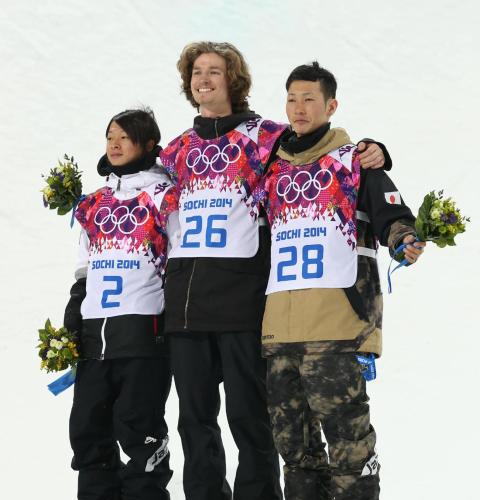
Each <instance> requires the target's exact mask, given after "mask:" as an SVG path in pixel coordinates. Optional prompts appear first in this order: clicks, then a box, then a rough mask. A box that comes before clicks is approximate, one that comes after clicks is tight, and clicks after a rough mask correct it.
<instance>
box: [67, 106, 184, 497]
mask: <svg viewBox="0 0 480 500" xmlns="http://www.w3.org/2000/svg"><path fill="white" fill-rule="evenodd" d="M106 137H107V147H106V150H107V151H106V155H105V156H103V157H102V158H101V160H100V162H99V164H98V172H99V173H100V175H103V176H106V183H105V186H104V187H102V188H100V189H99V190H98V191H96V192H95V193H93V194H91V195H88V196H86V197H85V199H84V200H83V201H81V202H80V203H79V205H78V208H77V210H76V211H75V217H76V219H77V220H78V222H79V223H80V225H81V227H82V230H81V235H80V247H79V260H78V264H77V269H76V272H75V277H76V279H77V281H76V283H75V285H74V286H73V287H72V290H71V294H70V295H71V298H70V301H69V303H68V305H67V308H66V311H65V319H64V324H65V326H66V327H67V328H68V329H69V330H71V331H76V332H78V335H79V342H80V354H81V357H82V360H81V361H80V362H79V364H78V367H77V375H76V380H75V392H74V398H73V407H72V412H71V416H70V442H71V445H72V448H73V452H74V457H73V460H72V468H73V469H74V470H77V471H78V472H79V475H78V498H79V499H80V500H105V499H109V500H117V499H118V500H120V498H122V499H133V498H136V499H139V500H140V499H141V500H160V499H162V500H168V499H169V498H170V495H169V493H168V491H167V484H168V482H169V480H170V477H171V475H172V471H171V470H170V468H169V451H168V447H167V443H168V434H167V431H168V429H167V424H166V422H165V420H164V414H165V403H166V400H167V397H168V394H169V391H170V385H171V369H170V361H169V358H168V347H167V345H166V343H165V337H164V336H163V310H164V298H163V273H164V269H165V265H166V260H167V245H168V243H169V242H170V244H172V245H173V244H174V243H175V235H176V234H177V233H176V231H177V229H178V197H177V196H176V191H175V190H173V189H172V185H171V182H170V180H169V179H168V177H167V176H166V175H165V173H162V171H161V169H160V168H158V167H157V166H156V159H157V156H158V151H159V149H160V147H159V146H157V144H158V142H159V141H160V131H159V129H158V125H157V123H156V122H155V119H154V116H153V113H152V112H151V111H150V110H138V109H136V110H128V111H124V112H122V113H119V114H118V115H115V116H114V117H113V118H112V119H111V120H110V123H109V124H108V127H107V132H106ZM117 442H119V443H120V444H121V446H122V449H123V451H124V452H125V454H126V455H127V456H128V457H129V461H128V463H127V464H126V465H124V464H122V463H121V461H120V454H119V447H118V444H117Z"/></svg>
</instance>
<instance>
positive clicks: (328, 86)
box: [285, 61, 337, 100]
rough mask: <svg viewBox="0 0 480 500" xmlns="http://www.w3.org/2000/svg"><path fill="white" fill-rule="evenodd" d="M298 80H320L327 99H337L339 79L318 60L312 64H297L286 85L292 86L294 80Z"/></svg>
mask: <svg viewBox="0 0 480 500" xmlns="http://www.w3.org/2000/svg"><path fill="white" fill-rule="evenodd" d="M297 80H303V81H307V82H319V83H320V88H321V89H322V92H323V95H324V96H325V100H326V99H335V95H336V93H337V80H335V77H334V76H333V74H332V73H330V71H328V69H325V68H322V67H321V66H320V65H319V64H318V62H317V61H313V62H312V63H311V64H302V65H301V66H297V67H296V68H295V69H294V70H293V71H292V72H291V73H290V75H289V77H288V78H287V83H286V84H285V87H286V89H287V92H288V89H289V88H290V85H291V84H292V82H295V81H297Z"/></svg>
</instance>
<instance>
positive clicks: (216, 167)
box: [186, 143, 242, 175]
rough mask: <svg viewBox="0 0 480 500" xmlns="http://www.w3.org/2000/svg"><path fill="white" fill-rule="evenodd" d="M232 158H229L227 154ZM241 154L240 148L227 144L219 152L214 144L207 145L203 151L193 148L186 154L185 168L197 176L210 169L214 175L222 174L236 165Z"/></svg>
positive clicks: (236, 145)
mask: <svg viewBox="0 0 480 500" xmlns="http://www.w3.org/2000/svg"><path fill="white" fill-rule="evenodd" d="M228 153H230V155H232V156H234V158H230V156H229V154H228ZM241 154H242V150H241V149H240V146H239V145H238V144H235V143H233V144H232V143H229V144H227V145H226V146H225V147H224V148H223V149H222V150H221V151H220V148H219V147H218V146H217V145H216V144H209V145H208V146H207V147H206V148H205V149H204V150H203V151H202V150H201V149H200V148H193V149H191V150H190V151H189V152H188V155H187V159H186V163H187V167H188V168H189V169H190V170H193V172H194V173H195V174H197V175H201V174H203V173H204V172H206V171H207V170H208V169H209V168H211V169H212V170H213V171H214V172H215V173H216V174H220V173H221V172H224V171H225V170H226V169H227V167H228V166H229V165H231V164H233V163H236V162H237V161H238V159H239V158H240V155H241Z"/></svg>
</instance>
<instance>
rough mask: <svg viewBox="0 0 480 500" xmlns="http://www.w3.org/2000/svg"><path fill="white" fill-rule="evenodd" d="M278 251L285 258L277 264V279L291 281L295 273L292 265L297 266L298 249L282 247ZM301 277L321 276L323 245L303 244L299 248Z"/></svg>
mask: <svg viewBox="0 0 480 500" xmlns="http://www.w3.org/2000/svg"><path fill="white" fill-rule="evenodd" d="M278 253H280V254H285V255H286V257H287V259H286V260H282V261H281V262H279V263H278V265H277V280H278V281H293V280H296V279H297V274H296V272H294V271H295V269H292V268H293V267H295V266H297V263H298V254H299V249H297V247H294V246H291V247H283V248H280V249H279V251H278ZM301 264H302V268H301V277H302V279H312V278H321V277H322V276H323V245H305V246H303V247H302V248H301Z"/></svg>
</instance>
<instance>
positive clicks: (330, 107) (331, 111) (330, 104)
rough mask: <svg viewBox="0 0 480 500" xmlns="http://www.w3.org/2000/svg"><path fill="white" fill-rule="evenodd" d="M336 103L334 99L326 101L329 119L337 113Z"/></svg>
mask: <svg viewBox="0 0 480 500" xmlns="http://www.w3.org/2000/svg"><path fill="white" fill-rule="evenodd" d="M337 107H338V101H337V100H336V99H329V100H328V101H327V110H326V111H327V116H328V117H329V118H330V117H331V116H332V115H333V114H334V113H335V111H337Z"/></svg>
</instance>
